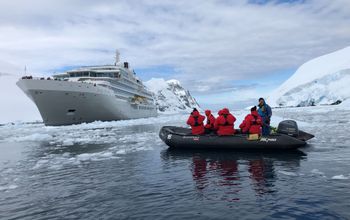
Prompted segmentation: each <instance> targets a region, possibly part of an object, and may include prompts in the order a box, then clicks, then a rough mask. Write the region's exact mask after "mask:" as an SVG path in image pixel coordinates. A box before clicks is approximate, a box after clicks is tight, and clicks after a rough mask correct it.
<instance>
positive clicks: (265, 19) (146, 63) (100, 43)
mask: <svg viewBox="0 0 350 220" xmlns="http://www.w3.org/2000/svg"><path fill="white" fill-rule="evenodd" d="M349 11H350V2H349V1H348V0H333V1H326V0H317V1H316V0H309V1H306V2H305V3H303V4H274V3H270V4H266V5H254V4H248V3H247V2H246V1H243V0H239V1H233V2H230V1H223V0H220V1H219V0H217V1H216V0H208V1H199V0H192V1H188V0H178V1H164V0H150V1H136V0H131V1H126V0H123V1H110V0H105V1H92V0H91V1H83V0H77V1H68V0H63V1H44V0H33V1H21V0H12V1H2V2H1V3H0V33H1V34H0V60H2V61H5V62H8V63H14V64H16V65H17V66H24V65H27V66H28V69H29V70H31V71H34V72H41V73H45V72H48V71H49V70H52V69H55V68H59V67H62V66H72V65H90V64H105V63H113V51H114V49H116V48H120V50H121V52H122V56H123V57H124V58H127V59H128V60H129V61H130V62H131V64H132V65H133V66H136V67H138V68H147V67H151V66H156V65H168V66H173V67H174V68H176V69H177V70H178V71H177V73H176V75H174V76H171V77H172V78H173V77H175V78H178V79H179V80H181V81H182V84H183V85H184V86H185V87H187V88H189V89H190V90H192V91H195V92H196V91H197V92H205V91H207V92H215V91H220V90H221V89H222V88H227V89H229V88H232V87H233V88H234V87H235V85H234V84H232V81H234V80H240V79H248V80H249V79H257V78H259V77H260V78H263V77H264V75H263V74H266V73H268V72H275V71H278V70H283V69H290V68H296V67H297V66H299V65H300V64H302V63H303V62H305V61H307V60H309V59H311V58H313V57H316V56H319V55H321V54H324V53H328V52H331V51H334V50H336V49H340V48H342V47H345V46H348V45H349V44H350V42H349V39H350V29H349V20H350V14H349ZM0 68H1V67H0ZM151 77H152V76H150V78H151Z"/></svg>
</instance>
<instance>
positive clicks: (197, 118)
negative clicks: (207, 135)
mask: <svg viewBox="0 0 350 220" xmlns="http://www.w3.org/2000/svg"><path fill="white" fill-rule="evenodd" d="M204 120H205V117H204V116H203V115H201V114H200V113H199V112H198V110H197V109H196V108H194V109H193V111H192V113H191V115H190V117H188V120H187V124H188V125H190V126H191V129H192V134H194V135H200V134H204V132H205V130H204V123H203V122H204Z"/></svg>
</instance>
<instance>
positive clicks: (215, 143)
mask: <svg viewBox="0 0 350 220" xmlns="http://www.w3.org/2000/svg"><path fill="white" fill-rule="evenodd" d="M159 137H160V138H161V139H162V140H163V141H164V143H165V144H166V145H168V146H169V147H171V148H225V149H237V150H250V149H252V150H276V149H280V150H291V149H297V148H299V147H302V146H304V145H306V141H308V140H310V139H311V138H313V137H314V135H312V134H309V133H306V132H304V131H301V130H299V129H298V125H297V123H296V122H295V121H293V120H285V121H282V122H280V123H279V125H278V128H277V131H276V132H275V133H273V134H270V135H268V136H261V137H259V138H257V139H255V140H251V139H250V138H248V135H247V134H235V135H231V136H218V135H216V134H205V135H192V134H191V129H189V128H182V127H174V126H164V127H162V128H161V130H160V131H159Z"/></svg>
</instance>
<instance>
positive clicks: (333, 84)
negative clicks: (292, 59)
mask: <svg viewBox="0 0 350 220" xmlns="http://www.w3.org/2000/svg"><path fill="white" fill-rule="evenodd" d="M348 83H350V47H346V48H344V49H342V50H338V51H336V52H333V53H330V54H327V55H324V56H321V57H318V58H315V59H313V60H311V61H309V62H306V63H305V64H303V65H302V66H300V67H299V69H298V70H297V71H296V72H295V73H294V75H292V76H291V77H290V78H289V79H288V80H287V81H285V82H284V83H283V84H282V85H281V86H280V87H279V88H277V89H276V90H275V91H274V92H273V93H272V94H271V95H270V97H269V99H268V103H269V104H270V105H271V106H310V105H321V104H332V103H335V102H337V101H338V100H340V101H344V100H346V99H349V98H350V87H348V86H347V84H348Z"/></svg>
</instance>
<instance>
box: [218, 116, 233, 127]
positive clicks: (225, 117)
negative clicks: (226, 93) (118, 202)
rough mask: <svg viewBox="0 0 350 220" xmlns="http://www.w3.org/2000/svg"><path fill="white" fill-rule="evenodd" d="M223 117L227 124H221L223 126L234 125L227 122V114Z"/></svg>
mask: <svg viewBox="0 0 350 220" xmlns="http://www.w3.org/2000/svg"><path fill="white" fill-rule="evenodd" d="M222 116H224V119H225V123H223V124H221V125H223V126H231V125H233V124H232V123H229V122H228V120H227V114H223V115H222Z"/></svg>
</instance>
